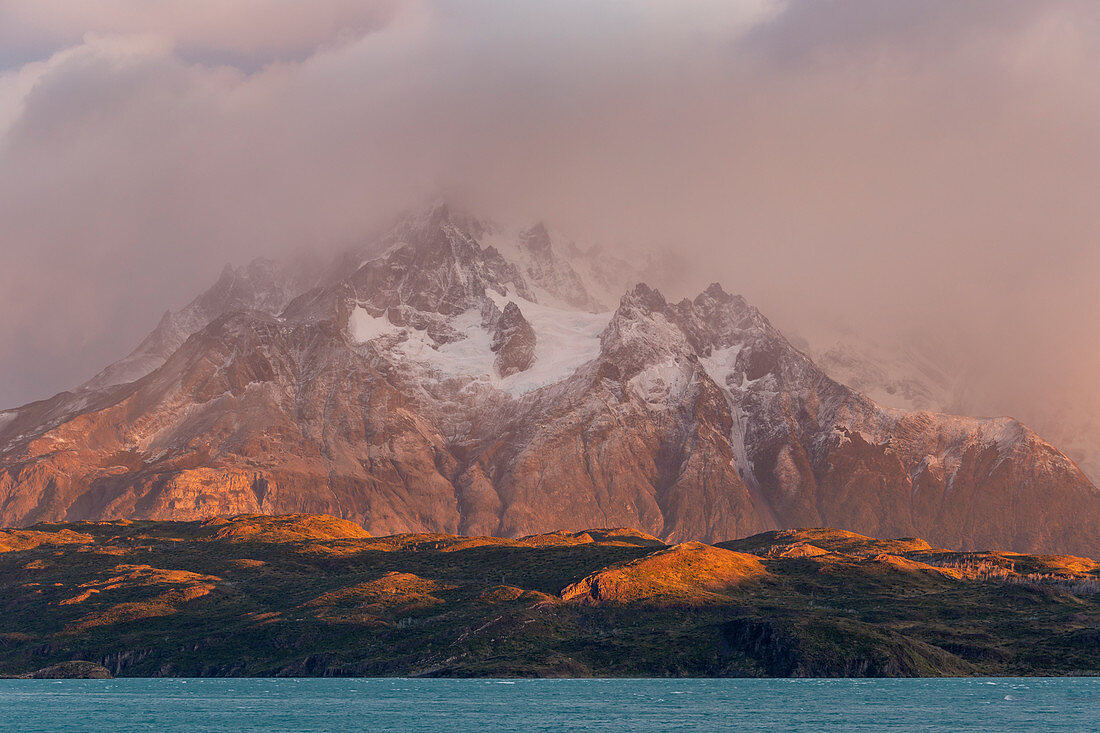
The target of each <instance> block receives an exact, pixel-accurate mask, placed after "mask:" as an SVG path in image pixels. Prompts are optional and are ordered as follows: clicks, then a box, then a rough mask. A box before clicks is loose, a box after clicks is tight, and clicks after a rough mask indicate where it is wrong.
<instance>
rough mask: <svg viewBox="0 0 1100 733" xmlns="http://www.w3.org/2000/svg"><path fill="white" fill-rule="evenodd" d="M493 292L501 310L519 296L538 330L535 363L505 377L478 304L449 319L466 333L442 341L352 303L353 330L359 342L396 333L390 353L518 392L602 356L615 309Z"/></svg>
mask: <svg viewBox="0 0 1100 733" xmlns="http://www.w3.org/2000/svg"><path fill="white" fill-rule="evenodd" d="M488 295H489V297H490V298H492V300H493V302H494V303H496V305H497V306H498V307H499V308H501V310H503V309H504V306H506V305H508V303H509V302H510V301H514V302H515V303H516V305H517V306H519V308H520V311H521V312H522V313H523V317H524V318H526V319H527V322H528V323H530V324H531V327H532V328H533V329H534V330H535V363H534V364H533V365H532V366H531V368H530V369H528V370H526V371H523V372H519V373H517V374H512V375H510V376H508V377H504V378H501V377H499V376H497V374H496V371H495V370H494V368H493V363H494V359H495V358H496V354H494V353H493V351H492V349H491V348H490V347H491V344H492V334H491V333H489V331H487V330H486V329H485V327H484V325H483V318H482V314H481V313H480V311H479V310H478V309H475V308H471V309H470V310H468V311H466V312H465V313H461V314H459V315H458V316H455V317H454V318H453V319H452V320H451V322H450V326H451V328H453V329H454V330H456V331H458V332H459V333H461V334H462V335H463V338H460V339H458V340H456V341H452V342H450V343H446V344H442V345H439V344H436V342H435V341H434V340H433V339H432V338H431V336H429V335H428V334H427V333H426V332H424V331H419V330H417V329H414V328H408V327H403V326H396V325H394V324H393V323H391V322H390V320H389V318H388V317H387V316H386V314H382V315H381V316H372V315H371V314H370V313H369V312H367V310H366V309H365V308H362V307H356V308H354V309H352V312H351V315H350V317H349V318H348V333H349V335H350V336H351V338H352V339H353V340H354V341H356V342H357V343H360V344H365V343H367V342H370V341H374V340H376V339H381V338H387V337H388V338H392V340H393V341H394V344H393V345H392V346H390V345H389V344H387V347H388V348H389V349H390V350H391V353H395V354H397V355H399V356H400V357H402V358H404V359H407V360H409V361H412V362H416V363H420V364H423V365H425V366H427V367H428V368H429V369H431V370H433V371H436V372H439V373H440V374H442V375H444V376H447V377H458V376H468V377H474V378H476V379H477V380H478V381H481V382H485V383H487V384H489V385H491V386H493V387H495V388H496V389H500V390H503V391H505V392H508V393H509V394H511V395H513V396H520V395H523V394H526V393H527V392H531V391H533V390H535V389H538V388H539V387H544V386H546V385H549V384H554V383H555V382H559V381H561V380H563V379H565V378H566V377H568V376H570V375H571V374H572V373H573V372H575V371H576V370H577V369H578V368H579V367H581V366H583V365H585V364H587V363H588V362H590V361H592V360H593V359H595V358H596V357H598V356H599V354H600V333H601V332H602V331H603V330H604V328H606V327H607V324H608V322H609V321H610V320H611V314H610V313H585V312H582V311H575V310H568V309H563V308H555V307H553V306H548V305H541V304H538V303H532V302H531V301H529V300H526V299H523V298H519V297H509V296H506V295H500V294H498V293H494V292H492V291H489V292H488Z"/></svg>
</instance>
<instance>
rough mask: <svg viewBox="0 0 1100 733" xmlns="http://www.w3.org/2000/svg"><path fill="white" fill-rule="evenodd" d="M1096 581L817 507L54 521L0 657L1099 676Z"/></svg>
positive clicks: (7, 587)
mask: <svg viewBox="0 0 1100 733" xmlns="http://www.w3.org/2000/svg"><path fill="white" fill-rule="evenodd" d="M1098 590H1100V563H1097V562H1095V561H1093V560H1089V559H1086V558H1081V557H1073V556H1051V555H1042V556H1035V555H1017V554H1011V553H1003V552H972V553H961V552H954V551H948V550H938V549H934V548H932V547H931V546H930V545H929V544H928V543H927V542H924V541H922V540H919V539H915V538H908V539H901V540H880V539H874V538H871V537H865V536H861V535H858V534H854V533H852V532H842V531H839V530H827V529H819V530H808V531H807V530H803V531H797V530H783V531H773V532H766V533H763V534H758V535H755V536H752V537H748V538H745V539H740V540H734V541H731V542H726V543H722V544H721V545H720V546H713V545H706V544H702V543H699V542H682V543H678V544H675V545H672V546H666V545H665V544H663V543H662V542H660V541H659V540H657V539H656V538H654V537H652V536H649V535H648V534H646V533H644V532H639V531H636V530H630V529H587V530H584V531H578V532H554V533H550V534H541V535H534V536H530V537H523V538H517V539H502V538H494V537H461V536H454V535H444V534H408V535H399V536H394V537H371V536H369V535H368V534H367V533H366V532H364V531H363V530H362V529H361V528H359V527H357V526H356V525H354V524H352V523H350V522H347V521H342V520H339V519H335V518H333V517H317V516H302V515H296V516H287V517H265V516H255V515H253V516H241V517H232V518H211V519H207V520H204V521H194V522H158V521H137V522H131V521H125V520H124V521H114V522H95V523H92V522H79V523H73V524H50V525H38V526H35V527H32V528H29V529H24V530H15V531H3V530H0V608H3V609H4V614H3V615H2V616H0V639H3V641H4V643H3V644H0V676H38V677H58V676H70V677H72V676H91V675H94V676H99V677H104V676H108V675H109V674H114V675H118V676H126V677H142V676H145V677H164V676H174V677H227V676H268V677H284V676H290V677H304V676H317V677H322V676H323V677H334V676H371V677H377V676H402V677H416V676H433V677H472V676H493V677H502V676H504V677H507V676H528V677H533V676H540V677H542V676H556V677H563V676H565V677H582V676H583V677H587V676H602V677H609V676H630V677H637V676H650V677H683V676H737V677H743V676H753V677H758V676H773V677H774V676H779V677H788V676H789V677H832V676H858V677H878V676H890V677H894V676H941V675H946V676H956V675H981V676H987V677H988V676H1017V675H1038V676H1056V675H1095V674H1097V673H1100V644H1098V643H1097V642H1098V641H1100V632H1098V629H1100V595H1098V593H1097V591H1098ZM36 670H37V671H36Z"/></svg>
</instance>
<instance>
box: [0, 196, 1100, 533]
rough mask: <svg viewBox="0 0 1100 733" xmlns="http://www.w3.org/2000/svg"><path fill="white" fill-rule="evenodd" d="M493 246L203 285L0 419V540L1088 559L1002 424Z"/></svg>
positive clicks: (429, 229)
mask: <svg viewBox="0 0 1100 733" xmlns="http://www.w3.org/2000/svg"><path fill="white" fill-rule="evenodd" d="M500 236H501V235H499V233H496V232H495V230H493V228H492V227H491V226H489V225H486V224H483V223H479V222H475V221H471V220H469V219H468V218H464V217H462V216H460V215H456V214H454V213H452V212H449V211H447V210H445V209H441V210H433V211H432V212H430V213H429V214H428V215H426V216H424V217H422V218H420V219H414V220H410V222H406V223H405V224H403V225H401V226H399V227H398V228H397V229H395V230H394V232H392V233H391V234H390V235H388V236H387V237H384V238H383V239H382V240H381V241H380V242H377V243H376V244H377V247H375V248H374V249H373V250H371V252H370V253H368V254H360V255H357V256H350V255H349V257H348V258H346V259H345V260H341V261H340V263H338V266H335V265H334V267H332V268H329V270H330V275H328V276H325V277H322V278H320V280H318V281H316V282H313V281H311V284H315V285H317V287H313V288H312V289H304V290H302V291H301V292H296V293H295V294H296V295H297V297H292V296H291V295H289V290H288V289H290V290H293V287H292V286H291V285H289V284H288V283H290V282H292V280H293V279H287V278H285V277H282V276H278V277H277V276H275V275H273V274H270V273H268V274H264V273H265V272H266V271H262V272H260V273H259V274H257V275H256V276H255V277H245V278H238V279H235V280H233V282H232V283H220V284H219V285H218V286H216V288H215V289H216V290H217V292H215V293H211V294H207V295H205V296H203V297H202V298H200V299H199V301H196V302H197V303H198V305H195V304H193V306H194V308H193V309H192V310H193V312H191V311H188V312H189V314H190V315H188V317H187V318H186V319H182V320H181V319H179V318H178V319H175V320H173V319H168V322H166V323H165V324H162V326H163V328H161V329H158V332H156V333H155V334H154V336H156V338H154V336H151V337H150V339H152V340H151V341H150V342H149V343H148V344H145V345H144V346H143V347H142V348H144V349H146V351H142V352H141V354H139V355H138V356H141V358H140V359H137V361H131V362H127V363H126V364H122V365H121V366H119V368H118V369H116V370H115V371H114V372H112V371H111V370H108V372H105V373H104V374H103V375H101V378H97V380H93V382H90V383H89V384H88V385H85V386H84V387H83V388H81V389H79V390H77V391H76V392H72V393H63V394H61V395H58V396H57V397H54V398H52V399H50V400H46V401H43V402H39V403H34V404H32V405H27V406H25V407H23V408H20V409H19V410H17V411H15V412H9V413H5V418H4V421H3V422H0V526H25V525H29V524H33V523H35V522H40V521H61V520H76V519H85V518H95V519H99V518H124V517H126V518H134V519H137V518H164V519H202V518H207V517H213V516H220V515H228V514H239V513H255V514H294V513H311V514H329V515H332V516H336V517H340V518H343V519H347V520H350V521H352V522H355V523H357V524H359V525H362V527H364V528H365V529H366V530H367V531H369V532H370V533H372V534H375V535H388V534H394V533H401V532H441V533H461V534H466V535H492V536H500V537H525V536H529V535H537V534H545V533H550V532H555V531H557V530H565V531H569V532H573V531H577V530H581V529H584V528H586V527H592V526H607V525H619V526H627V527H636V528H638V529H639V530H640V531H642V532H644V533H646V534H648V535H651V536H653V537H656V538H659V539H660V540H662V541H666V542H681V541H685V540H692V539H696V540H705V541H711V542H717V541H722V540H727V539H730V538H733V537H743V536H746V535H750V534H753V533H757V532H762V531H766V530H774V529H777V528H783V527H799V526H801V527H805V526H836V527H842V528H844V529H848V530H852V531H856V532H862V533H866V534H871V535H880V536H903V535H920V536H923V537H928V538H929V539H930V540H931V541H932V542H934V543H935V544H937V545H940V546H947V547H952V548H957V549H968V548H974V547H1005V548H1008V549H1012V550H1018V551H1029V552H1034V551H1043V552H1074V553H1079V554H1084V555H1089V554H1100V494H1098V492H1097V490H1096V488H1095V487H1093V486H1092V485H1091V484H1090V483H1089V482H1088V480H1087V479H1086V478H1085V477H1084V476H1083V475H1082V474H1081V472H1080V471H1079V470H1078V469H1077V468H1076V467H1075V466H1074V465H1073V463H1072V462H1071V461H1069V460H1068V459H1067V458H1066V457H1065V456H1064V455H1062V454H1061V453H1059V452H1058V451H1057V450H1056V449H1055V448H1054V447H1052V446H1050V445H1049V444H1047V443H1045V442H1044V441H1043V440H1042V439H1040V438H1039V437H1038V436H1037V435H1035V434H1034V433H1032V432H1031V431H1029V430H1028V429H1027V428H1025V427H1024V426H1022V425H1020V424H1019V423H1017V422H1015V421H1013V420H1010V419H995V420H985V419H973V418H961V417H952V416H947V415H939V414H932V413H923V412H917V413H906V412H902V411H897V410H889V409H885V408H881V407H879V406H878V405H876V404H875V403H873V402H872V401H870V400H868V399H867V398H865V397H864V396H862V395H860V394H859V393H856V392H854V391H852V390H851V389H849V388H847V387H844V386H843V385H840V384H838V383H836V382H834V381H832V380H831V379H829V378H828V377H827V376H826V375H825V374H824V373H823V372H822V371H821V370H820V369H818V368H817V366H816V365H814V364H813V362H811V361H810V360H809V358H807V357H806V356H805V355H804V354H802V353H801V352H800V351H798V350H797V349H795V348H794V347H793V346H792V345H791V344H790V343H788V342H787V340H786V339H785V338H784V337H783V335H782V334H781V333H779V331H778V330H776V329H775V328H774V327H773V326H772V325H771V324H770V323H769V322H768V320H767V319H766V318H765V317H764V316H763V315H762V314H761V313H760V312H759V311H758V310H757V309H755V308H753V307H752V306H751V305H749V304H748V303H746V302H745V301H744V299H742V298H740V297H739V296H733V295H729V294H727V293H726V292H725V291H724V290H722V288H721V287H719V286H712V287H710V288H708V289H707V290H706V291H704V292H703V293H701V294H699V295H698V296H697V297H696V298H695V299H693V300H684V301H681V302H679V303H669V302H667V301H666V299H665V298H664V297H663V296H662V295H661V294H660V293H658V292H656V291H654V290H652V289H650V288H648V287H646V286H645V285H638V286H636V287H634V288H633V289H631V290H630V291H629V292H627V293H626V294H625V295H624V296H623V297H622V298H621V299H620V301H619V303H618V307H617V308H616V309H615V310H614V312H603V313H594V312H593V311H596V310H601V309H602V305H601V304H600V303H598V302H597V301H596V299H595V298H594V297H593V296H592V294H591V293H588V292H586V291H585V289H584V282H585V280H584V278H581V277H580V275H579V274H578V272H576V271H574V269H573V267H572V265H570V264H569V263H568V262H566V261H564V260H563V259H562V258H561V257H560V256H559V255H557V254H555V251H554V247H553V243H552V242H551V241H550V240H549V239H548V236H549V235H547V234H546V233H545V231H544V230H541V231H540V230H538V229H533V230H530V231H528V232H526V233H524V234H523V235H522V236H520V237H518V238H517V239H515V241H510V242H503V243H502V242H501V241H500ZM490 241H492V242H494V243H495V244H494V245H493V246H490V245H489V242H490ZM497 245H499V247H498V246H497ZM505 245H508V246H511V247H512V248H513V249H514V250H515V252H506V251H505V250H506V249H507V247H506V246H505ZM379 253H382V254H379ZM349 262H350V263H351V264H348V263H349ZM261 269H262V268H261ZM319 269H320V270H324V269H325V268H319ZM326 278H327V279H326ZM234 283H235V284H234ZM241 283H244V284H243V285H242V284H241ZM249 283H251V285H250V284H249ZM246 286H247V287H246ZM241 288H244V291H241ZM248 288H253V289H256V288H259V290H260V291H264V292H259V291H256V292H253V291H252V290H249V289H248ZM264 289H267V290H264ZM223 291H224V292H223ZM267 291H270V292H267ZM219 293H220V294H219ZM265 293H266V294H265ZM199 306H201V307H199ZM189 308H191V307H190V306H189ZM185 310H186V309H185ZM181 318H182V317H181ZM169 322H170V323H169ZM187 324H190V325H187ZM169 326H171V328H169ZM191 326H194V329H195V330H194V331H193V332H189V333H187V334H186V335H185V334H184V331H186V330H187V328H190V327H191ZM184 339H185V340H184ZM154 346H155V347H156V348H155V349H154V348H153V347H154ZM146 347H148V348H146ZM150 349H152V350H151V351H150ZM139 351H141V349H139ZM146 352H148V353H146ZM162 352H163V353H162ZM158 355H159V356H158ZM135 358H137V357H135ZM141 364H146V365H150V366H149V368H150V369H151V371H149V372H148V373H147V374H146V375H145V376H144V377H142V378H140V379H137V381H133V382H129V383H124V384H115V383H113V379H115V378H112V377H111V374H114V373H115V372H118V371H119V370H120V369H122V367H123V366H125V367H126V369H129V370H130V371H128V372H127V374H129V375H130V376H133V369H136V368H137V366H135V365H138V366H140V365H141ZM570 541H573V540H570ZM577 541H580V538H577ZM626 541H632V540H626ZM806 541H807V542H809V544H811V545H815V546H817V547H821V548H822V549H824V550H828V551H833V550H834V549H835V548H833V547H831V546H827V545H822V544H821V543H819V542H816V541H814V540H813V539H807V540H806ZM806 551H808V550H799V552H806ZM887 551H888V550H882V552H887Z"/></svg>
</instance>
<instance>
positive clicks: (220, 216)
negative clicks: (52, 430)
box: [0, 0, 1100, 414]
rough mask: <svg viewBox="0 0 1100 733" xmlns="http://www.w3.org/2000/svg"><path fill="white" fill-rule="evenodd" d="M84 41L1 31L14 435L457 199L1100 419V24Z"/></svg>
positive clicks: (909, 10) (136, 14) (149, 31)
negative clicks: (894, 344) (119, 367)
mask: <svg viewBox="0 0 1100 733" xmlns="http://www.w3.org/2000/svg"><path fill="white" fill-rule="evenodd" d="M90 7H91V6H88V5H87V4H85V3H62V2H49V1H48V0H39V1H38V2H34V3H24V2H4V1H3V0H0V29H2V30H0V48H5V49H9V50H8V51H6V52H5V53H6V55H4V56H3V57H2V58H0V65H2V67H3V68H5V69H6V71H4V72H2V74H0V242H2V243H3V244H2V245H0V257H2V259H0V374H3V375H4V377H5V379H4V380H3V383H2V384H0V403H5V404H12V403H16V402H20V401H25V400H26V399H30V398H33V397H41V396H45V395H46V394H48V393H49V392H51V391H55V390H57V389H61V388H64V387H67V386H70V385H72V384H75V383H77V382H79V381H81V380H82V379H84V378H86V377H88V376H90V375H91V374H92V373H94V372H95V371H97V370H98V369H99V368H101V367H102V366H103V365H105V364H106V363H107V362H109V361H111V360H112V359H114V358H116V357H118V356H119V355H121V354H122V353H124V352H126V351H127V350H128V349H129V348H130V347H132V346H133V345H134V344H135V343H136V342H137V341H138V340H139V339H140V337H141V335H142V334H143V333H144V332H145V331H146V330H148V329H149V328H151V327H152V325H154V324H155V322H156V320H157V318H159V315H160V313H161V312H162V311H163V310H164V309H165V308H168V307H173V308H174V307H179V306H180V305H182V304H183V303H185V302H186V301H187V300H188V299H189V298H190V297H191V296H192V295H193V294H194V293H195V292H197V291H198V290H200V289H201V288H202V287H204V286H205V285H206V284H207V282H208V281H210V280H212V279H213V278H214V277H215V276H216V274H217V271H218V269H219V268H220V267H221V265H222V264H223V263H224V261H225V260H232V261H236V262H242V261H246V260H247V259H249V258H251V257H253V256H256V255H259V254H266V253H271V254H276V255H277V254H280V253H285V252H289V251H292V250H293V249H295V248H298V247H303V246H306V247H308V246H322V247H332V246H339V245H343V244H347V243H350V242H354V241H356V239H357V238H358V237H361V236H362V235H363V232H365V231H367V230H368V229H369V228H370V226H371V225H372V224H373V223H374V222H375V221H376V220H378V219H379V218H381V217H384V216H387V215H388V214H389V213H390V212H392V211H393V210H396V209H398V208H402V207H404V206H405V205H407V204H408V203H409V202H410V201H415V200H418V199H419V198H421V197H422V196H424V195H426V194H429V193H431V192H434V191H438V190H447V191H453V192H457V195H458V196H460V197H461V198H462V199H463V200H465V201H467V202H469V203H470V204H471V205H472V206H473V207H475V208H477V209H479V210H481V211H484V212H486V213H487V214H488V215H490V216H497V217H500V218H511V219H517V220H533V219H537V218H542V219H546V220H547V221H550V222H553V223H555V224H557V225H558V226H559V227H561V228H564V229H566V230H568V231H570V232H571V233H573V234H575V235H576V236H578V237H579V238H582V239H587V240H596V241H600V242H602V243H604V244H605V245H610V246H613V247H619V248H621V249H622V250H623V251H625V252H626V253H627V255H628V256H635V257H639V258H640V257H641V256H642V255H641V254H640V253H641V252H643V251H648V250H650V249H653V248H662V249H665V250H667V251H671V252H674V253H677V255H678V257H679V258H680V261H681V268H680V269H681V271H682V273H683V274H682V276H681V277H679V278H677V279H676V280H675V281H673V280H671V278H668V281H667V282H664V283H659V284H660V285H662V286H663V287H665V288H666V289H669V290H671V291H673V292H674V293H676V294H687V293H689V292H691V291H692V290H693V289H698V288H700V287H702V286H703V285H705V284H706V282H707V281H709V280H713V279H720V280H722V281H723V282H724V283H726V284H727V286H728V287H729V288H730V289H733V290H738V291H741V292H743V293H744V294H745V295H746V296H747V297H749V298H750V299H751V300H753V301H754V302H756V303H757V304H758V305H760V306H761V308H762V309H764V310H765V312H767V313H769V314H771V315H772V316H773V317H774V319H775V320H776V321H777V322H779V323H780V325H782V326H786V327H789V328H797V329H803V330H804V329H808V328H812V327H813V325H812V324H813V323H814V322H815V321H821V320H825V321H829V322H830V323H835V322H842V323H845V324H848V325H849V326H851V327H852V328H855V329H857V330H862V331H866V332H868V333H884V332H885V333H890V332H899V331H903V332H905V333H910V332H924V333H927V332H931V333H934V334H935V335H936V336H937V338H939V340H941V341H944V342H946V343H947V344H949V346H948V347H947V348H948V350H949V351H950V352H952V356H958V357H960V358H961V359H963V360H969V361H972V362H974V363H976V364H978V365H979V367H980V368H981V369H983V370H984V371H985V373H987V374H988V380H987V385H988V391H989V395H988V397H987V398H984V402H983V404H986V405H988V406H989V408H990V410H991V411H993V410H995V411H1008V412H1017V413H1021V414H1024V413H1025V412H1026V410H1024V409H1021V408H1019V407H1017V406H1019V405H1023V406H1024V407H1026V405H1025V404H1024V403H1025V402H1028V403H1034V402H1036V401H1041V400H1046V399H1053V398H1054V397H1055V396H1057V395H1065V394H1071V393H1073V392H1074V391H1076V392H1084V393H1087V394H1088V395H1090V399H1095V400H1097V401H1098V402H1100V390H1098V389H1097V388H1096V387H1095V386H1093V384H1092V378H1091V375H1092V374H1094V373H1095V367H1097V366H1100V346H1098V344H1100V338H1097V336H1100V334H1098V333H1097V324H1098V323H1100V307H1098V303H1100V296H1098V295H1097V293H1098V290H1097V288H1096V277H1097V274H1098V273H1100V259H1098V257H1100V256H1098V254H1097V251H1098V249H1100V248H1097V247H1096V246H1095V244H1096V242H1097V241H1100V221H1098V220H1097V218H1096V216H1095V214H1094V209H1095V201H1096V200H1097V195H1098V194H1100V141H1098V139H1097V136H1096V134H1095V131H1096V130H1097V129H1100V90H1098V89H1097V87H1096V85H1095V84H1094V79H1093V77H1094V74H1092V69H1095V68H1098V62H1100V48H1098V44H1100V33H1098V30H1100V26H1098V24H1100V8H1098V7H1097V6H1096V5H1095V4H1093V3H1086V2H1073V1H1070V0H1067V1H1064V2H1050V3H1042V4H1037V3H1033V2H1023V1H1020V0H999V1H996V2H994V1H992V0H990V1H988V2H973V3H956V2H948V1H947V0H922V1H920V2H916V1H912V2H902V1H900V0H895V1H892V2H880V3H866V2H856V1H855V0H812V1H810V0H787V1H785V2H779V1H775V2H768V1H766V0H749V1H746V2H743V3H732V2H716V1H713V0H711V1H706V0H700V1H699V2H682V3H666V2H658V1H657V0H653V1H652V2H640V3H625V2H608V3H591V2H580V0H561V2H555V3H518V2H503V1H499V2H491V1H489V0H465V1H462V2H459V1H458V0H436V1H429V0H420V1H416V2H402V3H387V2H374V3H358V2H356V3H352V2H339V1H337V0H331V1H329V2H318V3H309V4H307V3H295V2H279V1H277V0H272V1H271V2H259V0H253V1H249V2H238V3H226V2H221V3H215V2H209V3H205V2H204V3H198V4H196V3H195V2H189V3H176V2H159V3H144V2H143V3H136V2H133V3H132V2H122V0H115V1H114V2H109V3H103V4H98V5H97V6H96V8H97V10H96V12H94V13H93V12H92V11H91V10H90V9H89V8H90ZM185 9H186V12H185Z"/></svg>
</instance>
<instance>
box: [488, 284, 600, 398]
mask: <svg viewBox="0 0 1100 733" xmlns="http://www.w3.org/2000/svg"><path fill="white" fill-rule="evenodd" d="M488 295H489V297H490V298H492V299H493V302H494V303H496V305H497V307H498V308H500V309H501V310H504V306H506V305H508V303H509V302H515V304H516V305H517V306H519V309H520V312H522V313H523V317H524V318H526V319H527V322H528V323H530V324H531V328H533V329H534V330H535V363H534V364H533V365H532V366H531V368H530V369H528V370H527V371H524V372H519V373H518V374H513V375H511V376H509V377H505V378H504V379H497V380H495V385H496V386H498V387H499V388H501V389H504V390H505V391H507V392H510V393H511V394H513V395H520V394H524V393H526V392H530V391H532V390H535V389H538V388H539V387H545V386H546V385H548V384H554V383H555V382H560V381H561V380H563V379H565V378H566V377H568V376H569V375H571V374H572V373H573V372H575V371H576V370H577V369H579V368H580V367H582V366H584V365H585V364H587V363H588V362H590V361H592V360H593V359H595V358H596V357H598V356H599V355H600V333H602V332H603V330H604V329H605V328H607V324H608V323H609V322H610V321H611V316H612V314H611V313H609V312H608V313H587V312H585V311H578V310H572V309H568V308H556V307H554V306H550V305H542V304H540V303H532V302H531V301H529V300H526V299H524V298H520V297H510V296H507V295H499V294H497V293H494V292H492V291H490V292H489V293H488ZM491 371H492V368H491V364H490V373H491Z"/></svg>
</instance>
